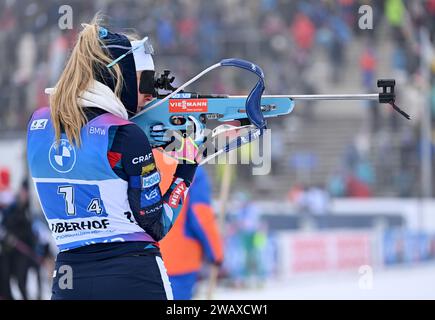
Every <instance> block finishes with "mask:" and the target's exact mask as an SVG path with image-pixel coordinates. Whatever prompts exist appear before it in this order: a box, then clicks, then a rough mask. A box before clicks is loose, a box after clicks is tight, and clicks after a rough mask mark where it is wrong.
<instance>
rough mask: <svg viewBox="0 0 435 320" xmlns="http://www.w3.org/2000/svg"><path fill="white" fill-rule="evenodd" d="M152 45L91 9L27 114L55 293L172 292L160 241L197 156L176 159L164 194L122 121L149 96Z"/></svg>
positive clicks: (145, 150) (139, 295)
mask: <svg viewBox="0 0 435 320" xmlns="http://www.w3.org/2000/svg"><path fill="white" fill-rule="evenodd" d="M152 53H153V52H152V47H151V46H150V45H149V43H148V42H147V41H146V38H145V39H144V40H142V41H130V40H129V38H127V36H125V35H122V34H117V33H111V32H109V31H108V30H107V29H105V28H103V27H100V26H99V24H98V19H94V20H93V22H92V23H91V24H87V25H84V28H83V30H82V31H81V32H80V34H79V35H78V40H77V43H76V44H75V46H74V48H73V51H72V54H71V56H70V58H69V60H68V62H67V65H66V67H65V70H64V71H63V73H62V75H61V77H60V79H59V81H58V83H57V84H56V86H55V88H53V89H51V90H49V91H48V92H49V93H50V95H51V96H50V107H49V108H42V109H38V110H37V111H36V112H35V113H34V114H33V116H32V118H31V120H30V122H29V125H28V141H27V142H28V144H27V156H28V162H29V167H30V173H31V176H32V178H33V181H34V184H35V187H36V190H37V194H38V197H39V200H40V203H41V207H42V209H43V212H44V214H45V217H46V219H47V222H48V224H49V227H50V229H51V231H52V233H53V236H54V238H55V241H56V243H57V245H58V248H59V251H60V252H59V254H58V256H57V260H56V268H55V271H54V275H53V277H54V278H53V288H52V299H172V291H171V287H170V284H169V281H168V277H167V274H166V270H165V267H164V265H163V261H162V259H161V255H160V251H159V248H158V245H157V241H159V240H161V239H162V238H163V237H164V236H165V235H166V234H167V233H168V231H169V230H170V229H171V227H172V225H173V223H174V222H175V219H176V218H177V216H178V214H179V212H180V210H181V207H182V205H183V202H184V197H185V196H186V193H187V190H188V188H189V185H190V183H191V181H192V179H193V176H194V174H195V170H196V167H197V165H196V162H194V163H193V164H183V163H180V164H178V166H177V169H176V171H175V174H174V177H173V179H172V184H171V186H170V188H169V189H168V190H167V191H166V192H165V194H163V195H162V194H161V191H160V188H159V182H160V174H159V172H158V171H157V168H156V165H155V162H154V157H153V153H152V150H151V147H150V144H149V142H148V140H147V137H146V135H145V134H144V132H143V131H142V130H141V129H140V128H139V127H137V126H136V125H135V124H133V123H131V122H130V121H128V118H129V116H132V115H134V114H135V113H136V112H137V111H138V107H140V106H144V105H145V104H146V103H147V102H149V101H150V100H151V99H152V95H153V93H154V64H153V60H152V56H151V54H152Z"/></svg>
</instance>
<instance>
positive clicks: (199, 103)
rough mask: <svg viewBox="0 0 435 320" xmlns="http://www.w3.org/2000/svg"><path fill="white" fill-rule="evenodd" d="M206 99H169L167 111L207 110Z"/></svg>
mask: <svg viewBox="0 0 435 320" xmlns="http://www.w3.org/2000/svg"><path fill="white" fill-rule="evenodd" d="M207 111H208V101H207V99H188V100H184V99H171V100H169V112H170V113H178V112H207Z"/></svg>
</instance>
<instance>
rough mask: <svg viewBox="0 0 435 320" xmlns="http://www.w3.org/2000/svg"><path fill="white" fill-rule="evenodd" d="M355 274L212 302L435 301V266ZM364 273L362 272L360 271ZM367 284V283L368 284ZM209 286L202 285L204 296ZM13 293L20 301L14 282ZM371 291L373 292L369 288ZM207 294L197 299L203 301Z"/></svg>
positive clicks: (222, 291)
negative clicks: (319, 300)
mask: <svg viewBox="0 0 435 320" xmlns="http://www.w3.org/2000/svg"><path fill="white" fill-rule="evenodd" d="M358 271H359V270H355V272H346V273H341V274H316V275H304V276H298V277H294V278H292V279H288V280H281V281H273V282H269V283H267V284H266V285H264V286H263V287H262V288H253V289H230V288H223V287H218V288H217V289H216V291H215V292H214V294H213V299H219V300H267V299H277V300H293V299H351V300H359V299H375V300H377V299H435V263H433V262H432V263H425V264H419V265H414V266H411V265H408V266H400V267H389V268H387V269H379V270H376V269H374V270H373V271H372V276H371V279H372V281H371V282H370V279H367V278H366V279H363V278H362V277H364V275H362V274H360V273H359V272H358ZM360 271H361V270H360ZM366 275H367V274H366ZM367 280H368V281H367ZM35 281H36V279H35V275H34V274H32V273H30V274H29V283H28V287H29V289H30V291H31V292H30V296H31V298H34V297H35ZM206 286H207V284H206V283H203V286H202V287H201V289H203V290H201V291H202V292H204V291H205V289H206ZM12 287H13V293H14V295H15V297H16V298H20V294H19V293H18V290H17V289H18V288H17V287H16V284H15V283H14V281H13V282H12ZM370 287H371V288H370ZM43 297H44V299H49V298H50V288H48V287H47V286H46V285H45V286H44V294H43ZM204 297H205V294H199V296H198V297H197V298H199V299H204Z"/></svg>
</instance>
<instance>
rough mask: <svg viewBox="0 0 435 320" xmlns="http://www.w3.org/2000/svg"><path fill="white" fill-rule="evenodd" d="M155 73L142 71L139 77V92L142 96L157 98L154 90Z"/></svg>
mask: <svg viewBox="0 0 435 320" xmlns="http://www.w3.org/2000/svg"><path fill="white" fill-rule="evenodd" d="M154 75H155V71H153V70H144V71H142V73H141V75H140V80H139V92H140V93H143V94H151V95H152V96H153V97H156V96H157V92H156V89H155V79H154Z"/></svg>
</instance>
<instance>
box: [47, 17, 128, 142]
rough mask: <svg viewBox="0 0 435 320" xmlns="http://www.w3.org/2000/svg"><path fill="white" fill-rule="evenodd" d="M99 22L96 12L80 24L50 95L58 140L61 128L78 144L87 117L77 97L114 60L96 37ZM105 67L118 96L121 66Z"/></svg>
mask: <svg viewBox="0 0 435 320" xmlns="http://www.w3.org/2000/svg"><path fill="white" fill-rule="evenodd" d="M99 21H101V17H100V14H97V15H95V17H94V18H93V19H92V22H91V23H90V24H82V26H83V30H82V31H81V32H80V33H79V35H78V39H77V43H76V44H75V46H74V48H73V50H72V53H71V56H70V57H69V60H68V63H67V65H66V67H65V70H64V71H63V72H62V75H61V76H60V78H59V81H58V82H57V84H56V86H55V90H54V93H53V94H52V95H51V96H50V107H51V119H52V122H53V126H54V130H55V135H56V141H57V142H59V140H60V137H61V132H62V129H63V130H64V131H65V134H66V136H67V138H68V140H69V142H70V143H71V144H76V145H77V146H80V144H81V138H80V131H81V129H82V127H83V126H84V125H85V124H86V122H87V118H86V115H85V113H84V111H83V109H82V108H81V106H80V105H79V103H78V101H77V100H78V98H79V96H80V94H81V93H82V92H83V91H85V90H86V89H88V88H89V86H90V85H91V84H92V82H93V80H95V73H96V72H97V73H100V74H101V71H102V70H103V68H106V65H107V64H109V63H110V62H112V60H113V59H112V57H111V56H110V55H109V54H108V53H107V51H105V50H104V49H103V48H102V46H104V43H103V42H102V41H101V40H100V37H99V28H100V25H99ZM106 70H108V71H109V72H110V74H111V76H112V77H113V78H114V79H116V80H115V81H116V84H115V94H116V95H117V96H118V98H120V96H121V90H122V86H123V77H122V73H121V68H120V67H119V65H117V64H115V65H114V66H113V67H111V68H109V69H107V68H106Z"/></svg>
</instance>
